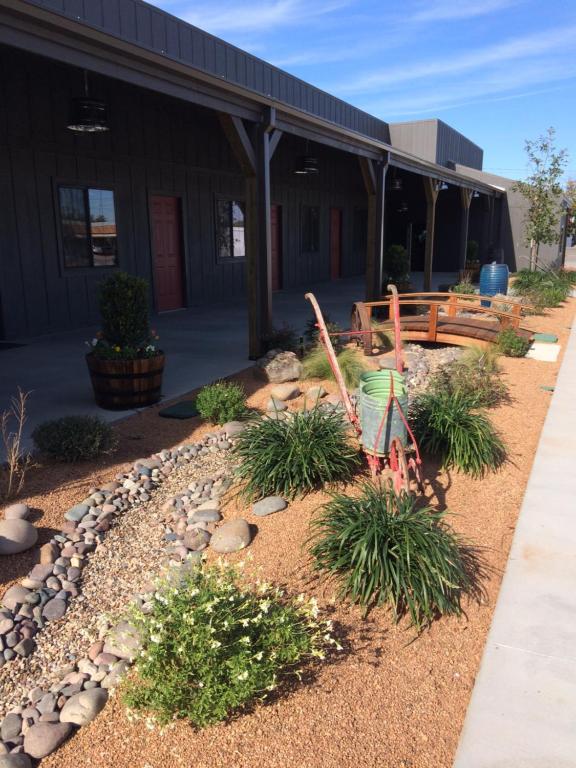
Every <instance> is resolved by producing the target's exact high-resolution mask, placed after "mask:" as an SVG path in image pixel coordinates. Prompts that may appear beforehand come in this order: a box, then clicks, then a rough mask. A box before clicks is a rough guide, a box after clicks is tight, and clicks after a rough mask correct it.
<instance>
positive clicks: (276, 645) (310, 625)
mask: <svg viewBox="0 0 576 768" xmlns="http://www.w3.org/2000/svg"><path fill="white" fill-rule="evenodd" d="M174 577H177V578H174ZM151 605H152V607H151V610H150V612H149V613H147V614H146V615H144V614H143V613H141V612H138V611H137V612H136V613H135V615H134V616H133V618H132V622H133V624H134V625H135V627H136V630H137V631H138V633H139V635H140V637H141V639H142V643H143V648H142V650H143V652H142V653H141V654H140V655H139V656H138V658H137V660H136V663H135V669H134V671H135V675H134V676H133V677H131V678H130V679H129V680H128V681H126V682H125V683H124V687H123V700H124V702H125V703H126V704H127V706H128V707H130V708H131V709H135V710H143V711H144V712H145V713H147V714H148V715H149V716H152V718H153V719H154V720H157V721H158V722H159V723H161V724H165V723H169V722H171V721H172V720H174V719H182V718H185V719H187V720H189V721H190V723H191V724H192V725H194V726H196V727H199V728H201V727H203V726H206V725H209V724H211V723H216V722H219V721H221V720H225V719H227V718H228V717H230V716H231V715H233V714H237V713H239V712H240V711H241V710H242V709H246V707H247V706H248V705H250V704H253V703H254V702H256V701H258V700H264V699H265V698H266V697H267V696H268V695H270V692H272V691H274V690H275V689H277V688H278V687H279V686H280V685H282V683H284V682H285V681H286V680H287V679H288V678H291V677H292V678H294V677H299V676H300V671H301V667H302V666H303V665H305V664H307V663H309V662H310V661H312V660H313V659H314V658H324V653H325V649H326V648H329V647H330V646H331V645H332V646H336V647H339V646H337V643H336V641H335V640H333V639H332V638H331V636H330V634H329V630H330V624H329V623H328V622H323V621H319V620H318V619H317V618H316V617H317V607H316V604H315V602H314V601H304V600H300V601H298V600H294V599H289V598H287V597H285V596H284V594H283V592H281V591H280V590H279V589H274V588H272V587H271V586H270V585H267V584H262V583H259V584H257V585H245V584H243V583H240V581H239V578H238V574H237V572H236V571H234V570H233V569H232V568H230V567H224V566H221V567H212V568H207V567H206V568H204V569H201V568H193V569H189V570H188V572H184V573H183V574H181V575H180V574H177V573H173V574H172V579H168V580H166V581H165V582H164V584H162V585H160V586H159V588H158V590H157V591H156V592H155V593H154V595H153V597H152V599H151Z"/></svg>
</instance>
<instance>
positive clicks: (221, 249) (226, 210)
mask: <svg viewBox="0 0 576 768" xmlns="http://www.w3.org/2000/svg"><path fill="white" fill-rule="evenodd" d="M230 218H231V217H230V201H229V200H216V254H217V256H218V258H219V259H230V258H231V257H232V239H231V233H230Z"/></svg>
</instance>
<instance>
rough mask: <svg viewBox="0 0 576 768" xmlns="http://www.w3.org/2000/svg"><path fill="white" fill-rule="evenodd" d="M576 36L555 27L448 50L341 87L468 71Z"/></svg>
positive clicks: (349, 89)
mask: <svg viewBox="0 0 576 768" xmlns="http://www.w3.org/2000/svg"><path fill="white" fill-rule="evenodd" d="M575 37H576V27H575V26H572V27H563V28H561V29H554V30H551V31H549V32H547V33H540V34H536V35H528V36H525V37H519V38H515V39H511V40H507V41H505V42H503V43H498V44H497V45H493V46H489V47H487V48H479V49H477V50H475V51H472V52H470V53H464V54H459V55H456V56H449V55H446V54H444V55H443V56H442V57H441V58H439V59H430V60H428V61H420V62H418V63H416V64H411V65H410V64H409V65H407V66H402V67H392V68H387V69H386V70H383V71H379V72H373V73H370V74H365V75H359V76H358V77H356V78H355V79H354V80H353V81H350V82H348V83H341V84H340V85H339V86H338V90H339V91H340V92H341V93H367V92H371V91H374V90H375V89H380V88H386V87H393V86H395V85H399V84H401V83H409V82H414V81H416V80H421V79H424V78H430V77H438V76H439V75H458V76H460V75H462V73H464V72H469V71H472V70H476V69H483V68H486V67H487V66H490V65H500V64H505V63H507V62H512V61H518V60H522V59H524V60H529V59H533V58H535V57H538V56H540V55H542V54H546V53H549V52H551V51H556V50H558V49H559V48H560V47H561V46H563V45H569V44H570V43H571V41H573V40H574V39H575ZM543 63H544V64H545V63H546V62H545V61H544V62H543Z"/></svg>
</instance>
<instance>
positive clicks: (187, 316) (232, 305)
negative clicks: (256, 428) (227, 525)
mask: <svg viewBox="0 0 576 768" xmlns="http://www.w3.org/2000/svg"><path fill="white" fill-rule="evenodd" d="M434 278H435V280H434V287H437V286H438V284H440V283H445V282H451V281H453V280H454V275H453V274H450V273H437V274H436V275H435V276H434ZM412 282H413V285H414V286H416V287H420V286H421V285H422V274H421V273H415V274H414V275H413V280H412ZM309 290H311V291H313V292H314V293H315V294H316V297H317V299H318V300H319V302H320V306H321V307H322V310H323V312H324V313H325V314H327V315H329V316H330V318H331V319H332V320H333V321H335V322H337V323H339V324H340V325H341V326H342V327H343V328H348V327H349V324H350V309H351V306H352V303H353V302H354V301H358V300H359V299H361V298H363V296H364V278H363V277H355V278H348V279H344V280H338V281H335V282H330V283H320V284H317V285H311V286H310V287H309ZM304 293H305V291H304V289H300V290H295V291H282V292H280V293H276V294H274V324H275V325H276V326H277V327H280V326H281V325H282V324H283V323H288V324H289V325H291V326H293V327H294V328H295V329H296V330H297V331H298V332H300V333H302V332H303V331H304V329H305V326H306V322H307V320H308V319H309V318H311V317H312V310H311V307H310V304H309V302H308V301H306V300H305V299H304ZM152 326H153V327H154V328H155V329H156V330H157V331H158V333H159V334H160V345H161V347H162V349H163V350H164V351H165V352H166V368H165V371H164V384H163V394H164V399H165V400H169V399H171V398H174V397H178V396H180V395H183V394H185V393H186V392H190V390H192V389H195V388H197V387H201V386H203V385H204V384H208V383H209V382H211V381H214V380H215V379H219V378H222V377H224V376H230V375H231V374H233V373H235V372H236V371H239V370H241V369H243V368H246V367H247V366H248V365H250V361H249V360H248V351H247V350H248V332H247V328H248V318H247V307H246V302H245V301H235V302H229V303H228V304H225V305H213V306H211V307H201V308H198V307H196V308H192V309H186V310H182V311H179V312H170V313H166V314H162V315H159V316H158V317H155V318H153V321H152ZM97 330H98V328H96V327H95V328H81V329H80V330H77V331H70V332H67V333H59V334H53V335H50V336H42V337H39V338H36V339H31V340H26V342H25V346H22V347H16V348H12V349H5V350H2V351H0V412H1V411H3V410H5V409H6V407H7V406H8V404H9V401H10V397H11V396H13V395H14V394H15V393H16V391H17V389H18V387H20V388H21V389H22V390H23V391H25V392H31V395H30V399H29V407H28V423H27V425H26V436H27V437H28V436H29V435H30V434H31V432H32V431H33V429H34V427H35V426H36V425H37V424H39V423H40V422H42V421H45V420H47V419H55V418H58V417H60V416H65V415H69V414H79V413H83V414H97V415H99V416H100V417H101V418H103V419H106V420H107V421H115V420H117V419H120V418H123V417H125V416H128V415H130V414H132V413H134V411H104V410H102V409H101V408H98V407H97V406H96V404H95V403H94V401H93V397H92V388H91V384H90V379H89V376H88V371H87V369H86V363H85V360H84V354H85V352H86V351H87V347H86V345H85V342H86V340H88V339H91V338H92V337H93V336H94V334H95V333H96V331H97ZM27 445H29V443H27ZM0 451H1V446H0ZM0 458H1V457H0Z"/></svg>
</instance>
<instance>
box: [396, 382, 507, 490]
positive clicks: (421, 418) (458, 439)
mask: <svg viewBox="0 0 576 768" xmlns="http://www.w3.org/2000/svg"><path fill="white" fill-rule="evenodd" d="M410 420H411V422H412V429H413V431H414V434H415V437H416V439H417V440H418V443H419V444H420V447H421V448H422V449H423V450H425V451H427V452H428V453H430V454H432V455H434V456H438V457H440V458H441V459H442V463H443V466H444V468H445V469H451V468H453V467H456V468H457V469H459V470H461V471H462V472H464V473H465V474H467V475H472V476H473V477H481V476H482V475H484V474H485V472H486V471H488V470H496V469H497V468H498V467H500V465H501V464H502V463H503V461H504V459H505V457H506V451H505V448H504V443H503V442H502V440H501V438H500V437H499V435H498V433H497V432H496V430H495V429H494V427H493V426H492V423H491V422H490V419H489V418H488V417H487V416H486V415H485V414H484V413H483V412H482V411H478V410H477V409H476V402H475V399H474V398H473V397H470V395H469V394H466V393H464V392H462V391H460V390H455V391H452V390H450V389H446V390H438V391H431V392H425V393H424V394H422V395H420V396H419V397H417V398H416V400H415V401H414V403H413V405H412V408H411V413H410Z"/></svg>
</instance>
